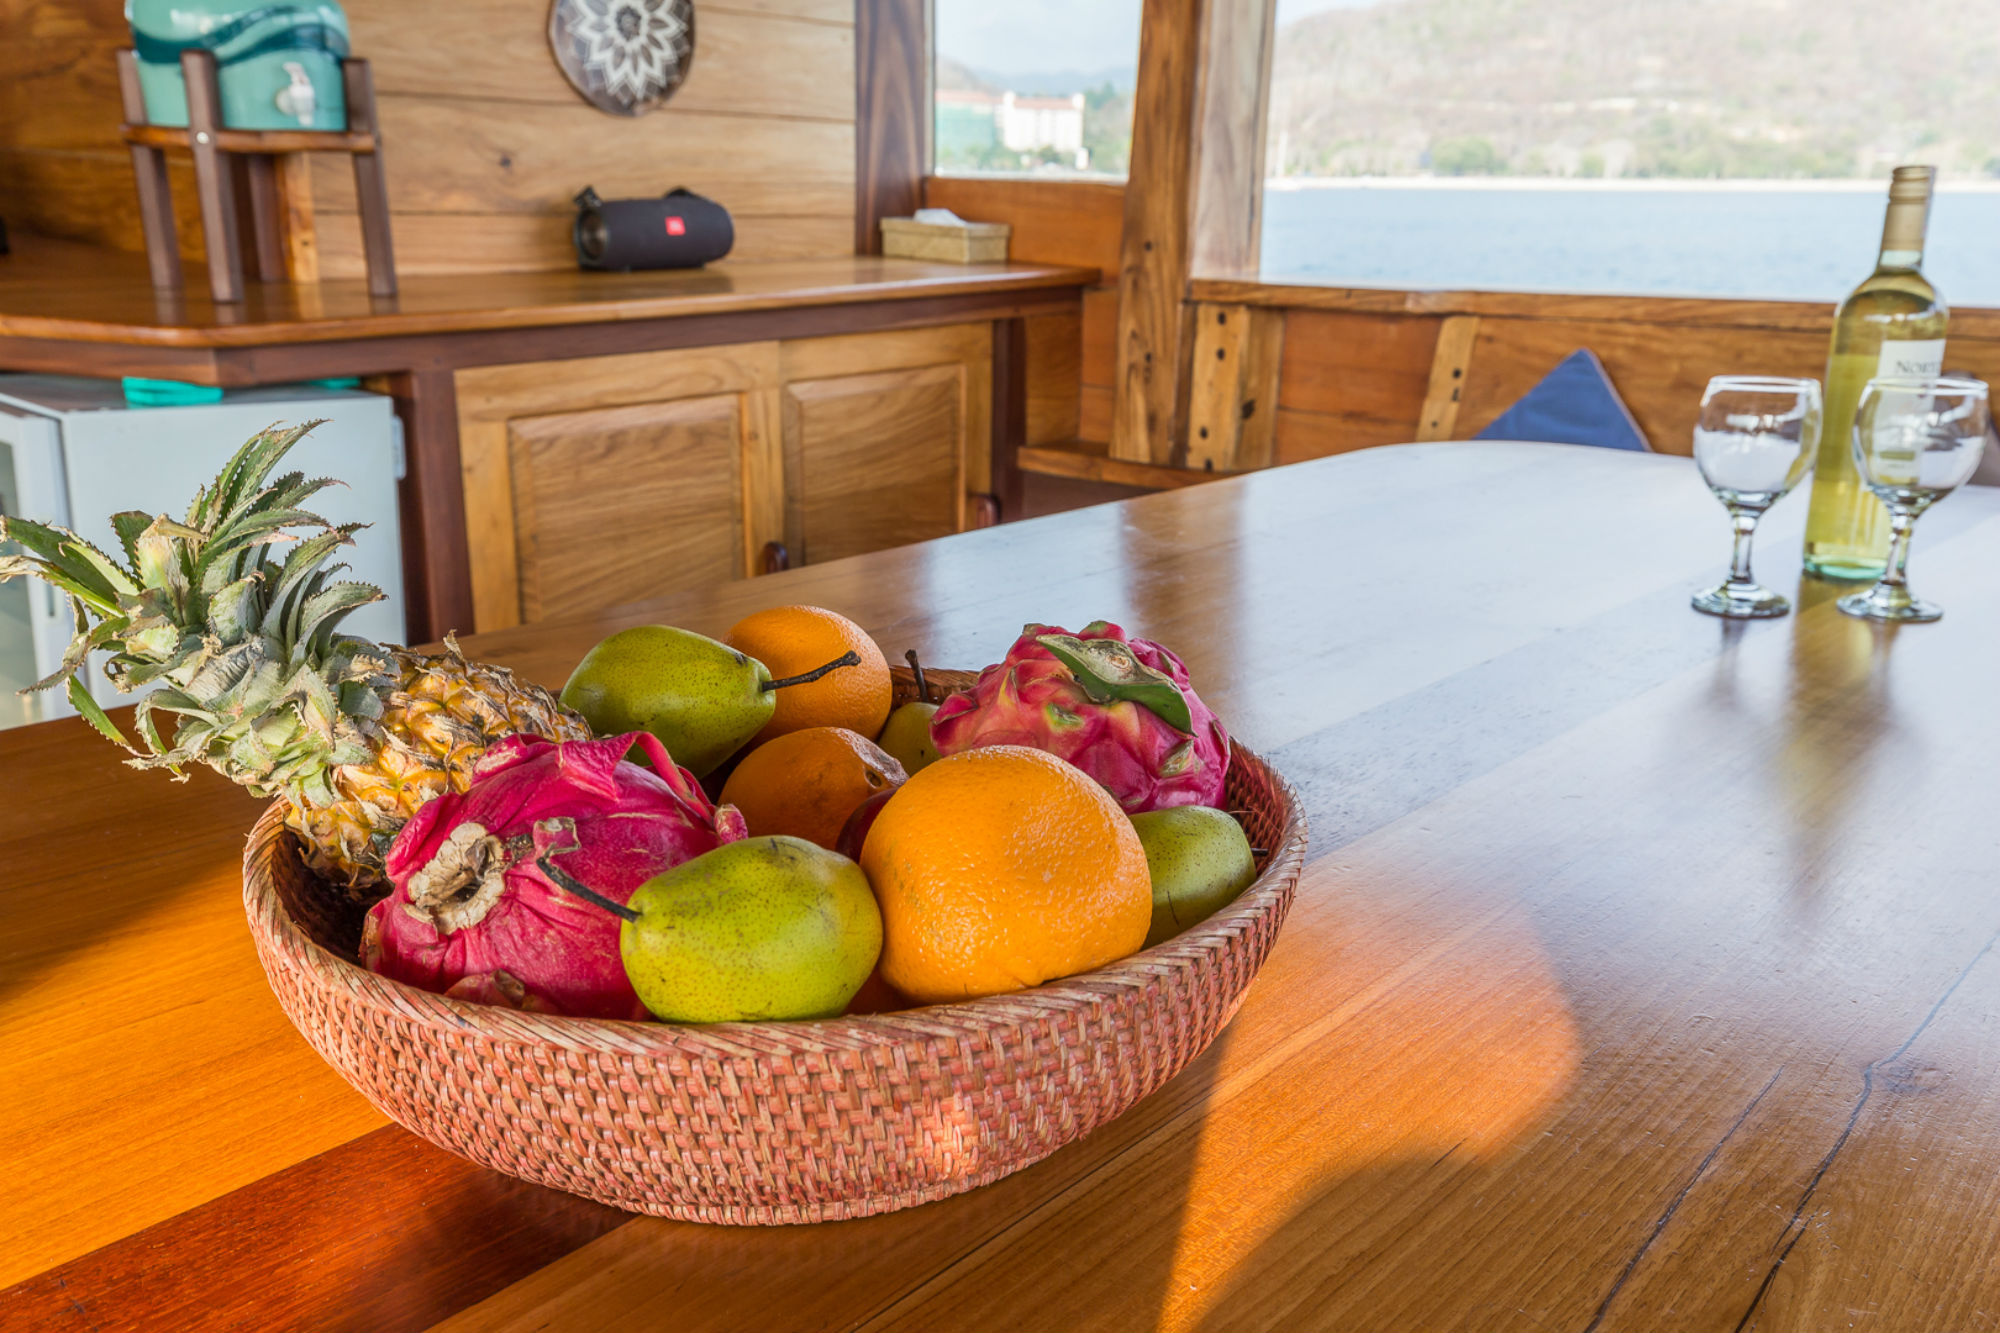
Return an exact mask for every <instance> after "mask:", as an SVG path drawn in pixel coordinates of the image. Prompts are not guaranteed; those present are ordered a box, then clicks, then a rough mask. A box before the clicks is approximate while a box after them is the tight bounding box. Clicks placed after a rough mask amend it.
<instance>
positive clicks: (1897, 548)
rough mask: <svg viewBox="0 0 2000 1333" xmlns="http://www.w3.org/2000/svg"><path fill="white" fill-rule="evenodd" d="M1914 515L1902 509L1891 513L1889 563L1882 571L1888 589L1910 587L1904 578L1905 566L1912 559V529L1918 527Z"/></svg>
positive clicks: (1884, 583)
mask: <svg viewBox="0 0 2000 1333" xmlns="http://www.w3.org/2000/svg"><path fill="white" fill-rule="evenodd" d="M1916 523H1917V519H1916V516H1915V515H1914V514H1910V513H1906V512H1904V511H1902V510H1900V509H1891V510H1890V511H1889V563H1888V566H1887V568H1885V569H1884V570H1883V571H1882V585H1883V586H1884V587H1887V588H1902V587H1907V586H1908V585H1909V580H1908V579H1906V578H1904V577H1903V566H1904V565H1905V564H1907V563H1908V562H1909V559H1910V529H1912V528H1914V527H1915V526H1916Z"/></svg>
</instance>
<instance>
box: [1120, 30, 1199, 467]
mask: <svg viewBox="0 0 2000 1333" xmlns="http://www.w3.org/2000/svg"><path fill="white" fill-rule="evenodd" d="M1204 8H1205V0H1145V8H1144V10H1143V11H1142V17H1141V20H1140V29H1139V82H1138V86H1137V87H1136V88H1135V89H1134V91H1133V94H1132V158H1131V162H1132V169H1131V175H1130V177H1129V179H1128V180H1127V182H1126V185H1125V230H1124V235H1123V239H1122V241H1121V243H1120V247H1119V268H1118V363H1117V371H1116V374H1115V377H1114V378H1113V380H1112V384H1111V450H1110V452H1111V457H1113V458H1120V459H1126V460H1129V461H1131V462H1136V463H1148V462H1150V463H1173V462H1178V461H1179V460H1178V459H1176V458H1175V457H1174V454H1175V453H1176V452H1177V450H1176V447H1175V445H1176V440H1175V434H1176V432H1175V430H1174V425H1175V422H1174V417H1175V412H1176V409H1177V407H1178V405H1179V396H1180V385H1179V379H1180V376H1179V373H1178V372H1179V368H1180V364H1181V350H1180V349H1181V346H1182V344H1183V341H1184V338H1183V334H1184V331H1185V324H1186V318H1187V314H1186V311H1185V310H1184V308H1183V303H1184V299H1185V297H1186V295H1187V282H1188V272H1189V268H1188V261H1189V256H1190V255H1191V254H1192V249H1191V240H1192V237H1191V235H1190V233H1191V230H1192V223H1193V220H1194V215H1193V211H1192V202H1193V187H1194V151H1193V148H1194V113H1195V88H1196V80H1197V77H1198V74H1199V69H1200V61H1201V32H1202V23H1201V20H1202V15H1203V11H1204Z"/></svg>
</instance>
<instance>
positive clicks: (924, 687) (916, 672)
mask: <svg viewBox="0 0 2000 1333" xmlns="http://www.w3.org/2000/svg"><path fill="white" fill-rule="evenodd" d="M903 660H904V661H906V662H908V663H909V664H910V674H911V675H913V676H915V677H916V678H917V698H918V699H920V700H921V701H923V702H924V703H929V702H930V701H931V683H930V682H929V681H927V680H925V679H924V664H923V663H922V662H919V661H918V660H917V650H916V649H914V648H911V649H909V650H907V651H906V652H905V653H904V654H903Z"/></svg>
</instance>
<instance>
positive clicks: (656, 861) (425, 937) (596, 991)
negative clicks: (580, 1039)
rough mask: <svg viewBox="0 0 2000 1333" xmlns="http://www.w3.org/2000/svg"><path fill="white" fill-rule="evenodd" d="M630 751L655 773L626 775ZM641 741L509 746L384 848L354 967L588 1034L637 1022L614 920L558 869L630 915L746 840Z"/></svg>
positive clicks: (662, 754)
mask: <svg viewBox="0 0 2000 1333" xmlns="http://www.w3.org/2000/svg"><path fill="white" fill-rule="evenodd" d="M634 744H637V745H638V746H639V747H640V749H641V750H642V751H644V753H645V755H646V757H647V759H648V760H650V761H651V763H652V765H653V767H652V768H651V769H646V768H642V767H640V766H639V765H637V764H633V763H627V762H625V758H624V757H625V755H626V753H627V752H628V751H629V750H630V749H631V748H632V746H633V745H634ZM745 833H746V830H745V828H744V827H743V817H742V816H741V815H740V814H738V813H737V812H736V808H735V807H734V806H727V805H725V806H722V807H720V808H719V809H718V808H717V807H715V806H714V805H712V804H711V803H710V802H709V799H708V797H707V796H706V795H704V794H703V792H702V789H701V786H700V784H698V783H697V782H696V781H695V779H694V776H693V775H692V774H690V773H689V772H688V771H687V770H686V769H683V768H681V767H679V766H678V765H676V764H675V763H674V762H673V760H672V759H670V758H669V757H668V755H667V750H666V747H665V746H663V745H661V744H660V742H659V740H658V739H657V738H656V737H653V736H651V735H648V734H646V733H644V732H634V733H631V734H629V735H624V736H611V737H605V738H602V739H598V740H588V741H564V742H557V741H550V740H545V739H543V738H542V737H540V736H522V735H516V736H508V737H505V738H503V739H502V740H500V741H499V742H498V743H497V744H495V745H494V746H493V747H492V748H491V749H489V750H488V751H487V752H486V754H485V755H484V756H482V757H481V759H480V761H479V764H478V767H477V768H476V769H475V770H474V774H473V781H472V785H471V787H470V788H469V789H467V790H466V791H464V792H460V793H451V794H447V795H444V796H440V797H438V798H437V799H436V800H433V801H431V802H429V803H427V804H425V805H424V806H423V807H422V808H420V809H419V810H418V811H417V813H416V815H415V817H414V818H412V819H411V820H410V822H409V823H408V824H405V825H404V826H403V828H402V830H401V831H400V832H399V833H398V834H397V835H396V841H395V842H394V843H393V844H392V845H391V846H390V848H389V855H388V857H387V864H386V869H387V871H388V874H389V881H390V883H391V884H392V885H393V888H392V890H391V892H390V894H389V896H388V897H387V898H385V899H383V900H382V901H381V902H379V903H376V904H375V906H374V907H372V908H370V909H369V912H368V917H367V921H366V923H365V925H364V927H363V932H362V941H361V961H362V963H363V965H364V966H366V967H368V968H370V969H372V970H374V971H376V972H379V973H381V974H382V975H383V976H386V977H392V978H394V979H395V980H397V981H401V982H405V983H407V984H409V985H412V986H416V987H419V988H421V989H423V990H428V991H435V992H439V993H443V994H449V995H452V996H455V997H458V998H462V999H468V1000H476V1001H480V1002H482V1003H491V1004H503V1005H507V1006H509V1007H511V1008H516V1009H525V1010H535V1011H540V1012H544V1013H557V1014H568V1015H572V1016H575V1017H588V1018H629V1019H640V1020H643V1019H646V1018H648V1017H649V1015H648V1014H647V1012H646V1007H645V1006H644V1005H642V1004H641V1003H640V1002H639V997H638V996H637V995H636V994H634V993H633V990H632V983H631V982H630V981H629V980H627V979H626V976H625V964H624V962H623V960H622V959H621V958H620V957H619V952H618V928H619V924H620V923H619V920H618V918H617V917H615V916H613V915H611V914H610V913H608V912H606V911H604V910H603V909H602V908H601V907H598V906H595V905H593V904H591V903H588V902H585V901H583V900H582V899H581V898H579V897H577V896H576V895H574V894H571V893H566V892H564V891H563V890H562V889H559V888H557V887H556V886H555V885H554V884H553V883H551V882H550V881H549V879H548V877H547V876H545V875H544V874H543V873H542V871H541V869H540V868H539V867H538V866H537V865H536V860H537V858H539V857H541V856H543V855H554V856H555V857H556V858H557V860H556V862H555V864H556V865H557V866H558V867H559V868H560V869H561V870H563V871H565V872H567V873H568V874H569V875H570V876H572V877H573V878H575V879H576V880H577V881H579V882H581V883H582V884H584V885H585V886H587V887H589V888H591V889H594V890H596V891H597V892H598V893H600V894H602V895H604V896H605V897H606V898H609V899H612V900H613V901H616V902H620V903H622V902H624V901H626V900H627V899H628V898H630V897H631V896H632V891H633V890H634V889H636V888H638V887H639V886H640V885H641V884H643V883H645V882H646V881H647V880H649V879H651V878H652V877H653V876H655V875H657V874H659V873H660V872H661V871H663V870H667V869H670V868H672V867H674V866H677V865H679V864H680V863H681V862H683V861H686V860H690V859H692V858H693V857H696V856H699V855H701V854H702V853H703V852H706V851H710V850H712V849H714V848H716V847H719V846H721V845H722V844H723V843H726V842H734V841H736V840H737V839H738V838H741V837H743V836H745Z"/></svg>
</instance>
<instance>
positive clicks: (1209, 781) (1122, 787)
mask: <svg viewBox="0 0 2000 1333" xmlns="http://www.w3.org/2000/svg"><path fill="white" fill-rule="evenodd" d="M1068 633H1069V631H1068V630H1064V629H1058V628H1054V627H1052V626H1048V625H1029V626H1028V627H1027V628H1026V629H1024V630H1023V631H1022V632H1021V637H1020V638H1018V639H1016V640H1015V641H1014V646H1013V647H1012V648H1010V649H1008V650H1007V660H1006V661H1004V662H1000V663H998V664H996V665H994V666H990V667H987V668H986V669H985V670H984V671H982V672H980V673H979V679H978V681H977V682H976V683H975V684H974V685H973V687H972V690H971V692H970V693H966V694H955V695H952V696H951V697H950V698H948V699H946V700H945V701H944V703H943V704H941V705H939V707H938V710H937V714H936V716H934V717H933V718H932V719H931V741H932V743H933V744H935V745H936V746H937V752H938V754H939V755H940V756H943V755H952V754H959V753H961V752H963V751H966V750H976V749H980V748H982V747H984V746H988V745H1027V746H1032V747H1033V748H1035V749H1037V750H1046V751H1048V752H1049V753H1050V754H1053V755H1055V756H1056V757H1057V758H1059V759H1064V760H1067V761H1068V762H1070V763H1072V764H1074V765H1076V766H1077V767H1078V768H1080V769H1082V770H1083V771H1084V772H1086V773H1088V774H1089V775H1090V776H1091V777H1093V778H1095V779H1097V782H1098V785H1100V786H1102V787H1103V788H1104V789H1105V790H1106V791H1108V792H1110V793H1111V794H1112V795H1113V796H1114V797H1116V798H1117V800H1118V803H1119V804H1120V805H1122V806H1123V807H1124V808H1125V812H1126V813H1127V814H1133V815H1136V814H1140V813H1143V812H1144V811H1147V810H1165V809H1167V808H1169V807H1171V806H1176V805H1211V806H1216V807H1218V808H1219V807H1221V806H1222V804H1223V780H1224V778H1226V777H1227V776H1228V773H1229V733H1228V732H1227V731H1225V730H1223V726H1222V723H1221V721H1220V720H1219V719H1218V718H1217V717H1216V716H1215V714H1214V713H1212V712H1210V711H1209V709H1208V706H1207V705H1206V704H1204V703H1202V701H1201V699H1200V698H1199V697H1198V696H1197V695H1196V694H1195V692H1194V690H1193V689H1192V688H1191V687H1190V686H1189V684H1188V671H1187V666H1186V665H1185V664H1184V663H1182V661H1181V659H1180V658H1178V657H1176V656H1175V655H1174V654H1173V653H1172V652H1170V651H1169V650H1168V649H1166V648H1163V647H1161V646H1160V645H1159V644H1157V643H1154V642H1152V641H1151V640H1150V639H1127V638H1126V637H1125V631H1124V630H1122V629H1120V628H1119V627H1118V626H1116V625H1112V624H1107V623H1105V622H1104V621H1101V620H1100V621H1097V622H1095V623H1093V624H1090V625H1087V626H1085V627H1084V629H1083V630H1082V631H1081V632H1080V633H1078V634H1076V635H1075V636H1074V637H1076V638H1079V639H1085V640H1089V639H1111V640H1115V641H1117V642H1119V643H1122V644H1125V645H1127V646H1128V647H1130V648H1131V650H1132V656H1133V657H1134V658H1136V659H1137V660H1138V661H1140V662H1141V663H1143V664H1144V665H1146V666H1149V667H1152V668H1153V669H1154V670H1156V671H1160V672H1163V673H1164V674H1165V675H1167V676H1168V677H1169V678H1170V679H1172V681H1173V682H1174V684H1175V685H1176V686H1178V687H1179V688H1180V691H1181V695H1182V697H1183V698H1185V699H1186V700H1187V705H1188V714H1189V718H1190V720H1191V721H1192V722H1193V724H1194V728H1193V732H1192V734H1190V733H1189V732H1184V731H1181V730H1179V729H1178V728H1176V727H1175V726H1174V725H1173V724H1172V723H1170V722H1167V721H1166V720H1165V719H1163V718H1161V717H1160V716H1159V714H1157V713H1155V712H1153V711H1152V710H1151V709H1150V708H1147V707H1146V706H1144V705H1143V704H1140V703H1136V702H1133V701H1131V700H1118V701H1116V702H1112V703H1094V702H1092V701H1091V700H1090V699H1089V698H1088V697H1087V696H1086V695H1085V693H1084V689H1083V686H1082V685H1080V684H1078V683H1077V680H1076V677H1075V675H1074V674H1073V673H1072V672H1071V671H1070V669H1069V668H1068V667H1067V666H1065V665H1063V663H1062V662H1060V661H1058V660H1057V659H1056V656H1055V654H1053V653H1051V652H1050V651H1049V650H1048V649H1047V648H1045V647H1043V646H1042V645H1041V644H1040V643H1038V642H1036V639H1037V637H1038V636H1041V635H1045V634H1068Z"/></svg>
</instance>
